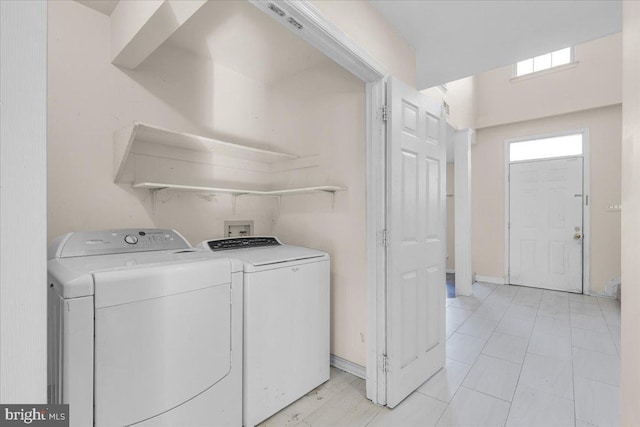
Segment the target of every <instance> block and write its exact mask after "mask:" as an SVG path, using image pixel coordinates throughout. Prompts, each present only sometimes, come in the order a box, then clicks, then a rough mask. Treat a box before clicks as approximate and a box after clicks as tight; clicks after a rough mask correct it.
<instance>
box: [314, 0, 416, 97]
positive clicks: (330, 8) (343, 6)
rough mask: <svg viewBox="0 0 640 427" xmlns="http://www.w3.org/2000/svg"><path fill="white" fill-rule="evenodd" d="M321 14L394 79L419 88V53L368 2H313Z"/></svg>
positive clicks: (336, 0)
mask: <svg viewBox="0 0 640 427" xmlns="http://www.w3.org/2000/svg"><path fill="white" fill-rule="evenodd" d="M311 3H312V4H313V5H314V6H315V7H316V8H318V10H319V11H320V12H321V13H322V14H323V15H325V16H326V17H327V18H328V19H329V20H330V21H332V22H333V23H334V24H335V25H336V26H337V27H338V28H339V29H340V30H341V31H343V32H344V33H345V34H347V35H348V36H349V37H350V38H351V39H352V40H353V41H354V42H355V43H356V44H357V45H358V46H359V47H361V48H362V49H364V50H365V51H367V53H369V55H371V56H372V57H373V58H375V59H376V60H377V61H378V62H379V63H380V64H382V66H384V67H385V68H386V70H387V71H388V72H389V74H391V75H392V76H394V77H397V78H399V79H400V80H402V81H404V82H405V83H407V84H408V85H409V86H411V87H416V52H415V49H414V48H413V47H411V46H410V45H409V43H407V42H406V40H405V39H404V38H403V37H402V36H401V35H400V34H399V33H398V32H397V31H396V30H395V29H394V28H393V26H392V25H391V24H390V23H389V22H388V21H387V20H386V19H385V18H384V17H383V16H382V15H381V14H380V12H378V11H377V10H376V8H375V7H373V5H371V4H370V3H369V2H367V1H342V0H311Z"/></svg>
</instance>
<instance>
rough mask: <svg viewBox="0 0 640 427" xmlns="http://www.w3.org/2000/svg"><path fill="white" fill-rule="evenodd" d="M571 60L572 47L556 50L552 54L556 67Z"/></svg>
mask: <svg viewBox="0 0 640 427" xmlns="http://www.w3.org/2000/svg"><path fill="white" fill-rule="evenodd" d="M569 62H571V48H570V47H568V48H566V49H560V50H556V51H555V52H553V53H552V54H551V64H552V65H553V66H554V67H557V66H558V65H564V64H568V63H569Z"/></svg>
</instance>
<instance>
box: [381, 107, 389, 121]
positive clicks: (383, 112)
mask: <svg viewBox="0 0 640 427" xmlns="http://www.w3.org/2000/svg"><path fill="white" fill-rule="evenodd" d="M389 114H391V108H390V107H389V106H388V105H383V106H382V107H380V111H378V119H379V120H381V121H383V122H386V121H387V120H388V119H389Z"/></svg>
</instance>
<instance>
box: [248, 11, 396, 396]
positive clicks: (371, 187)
mask: <svg viewBox="0 0 640 427" xmlns="http://www.w3.org/2000/svg"><path fill="white" fill-rule="evenodd" d="M248 1H249V2H250V3H251V4H253V5H254V6H256V7H257V8H258V9H260V10H261V11H263V12H264V13H265V14H267V16H270V17H271V18H272V19H274V20H275V21H276V22H278V23H279V24H281V25H282V26H284V27H285V28H287V29H288V30H289V31H291V32H292V33H294V34H295V35H297V36H298V37H301V38H302V39H303V40H305V41H306V42H307V43H309V44H310V45H312V46H314V47H315V48H317V49H318V50H320V51H321V52H322V53H324V54H325V55H326V56H328V57H329V58H331V59H332V60H334V61H335V62H337V63H338V64H339V65H341V66H342V67H344V68H345V69H346V70H347V71H350V72H351V73H352V74H353V75H354V76H356V77H358V78H359V79H360V80H362V82H363V83H365V91H366V111H365V135H366V136H365V140H366V142H365V145H366V148H365V149H366V187H365V188H366V232H365V235H366V270H367V283H366V289H367V334H366V337H367V359H366V360H367V361H366V363H367V366H366V390H367V398H368V399H370V400H371V401H373V403H377V404H380V405H384V404H386V402H387V397H386V373H385V365H384V355H385V354H386V330H387V329H386V238H385V232H386V231H385V230H386V161H387V160H386V126H385V122H384V121H383V119H382V114H381V113H382V107H383V106H384V105H385V103H386V80H387V76H389V73H388V71H387V70H386V69H385V68H384V67H383V66H382V65H381V64H380V63H379V62H378V61H377V60H375V59H374V58H373V57H372V56H370V55H369V54H368V53H367V52H366V51H365V50H364V49H363V48H362V47H360V46H359V45H358V44H356V43H355V42H354V41H353V40H352V39H351V38H350V37H349V36H348V35H347V34H346V33H344V32H343V31H342V30H340V29H339V28H338V27H336V26H335V24H333V22H331V21H330V20H329V19H327V18H326V17H325V16H324V15H323V14H322V13H321V12H320V11H319V10H318V9H317V8H316V7H315V6H313V5H312V4H311V3H310V2H308V1H295V0H284V1H278V2H277V4H276V5H277V6H276V9H277V10H274V9H273V8H272V7H270V6H271V4H272V2H271V1H268V0H248ZM281 13H283V14H281ZM291 19H293V22H291ZM296 23H297V24H299V25H296ZM299 27H301V28H299Z"/></svg>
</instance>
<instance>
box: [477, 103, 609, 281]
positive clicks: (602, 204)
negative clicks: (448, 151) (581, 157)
mask: <svg viewBox="0 0 640 427" xmlns="http://www.w3.org/2000/svg"><path fill="white" fill-rule="evenodd" d="M580 128H588V129H589V143H590V150H591V163H590V167H591V195H590V196H591V197H590V202H591V291H592V292H595V293H601V292H603V291H604V288H605V284H606V283H607V282H608V281H609V280H611V279H613V278H615V277H617V276H619V275H620V212H608V211H607V208H608V206H609V205H612V204H619V202H620V180H621V177H620V161H621V154H620V149H621V143H620V141H621V107H620V105H613V106H610V107H603V108H597V109H593V110H587V111H580V112H576V113H572V114H565V115H561V116H555V117H548V118H544V119H538V120H530V121H527V122H521V123H512V124H508V125H504V126H494V127H490V128H486V129H479V130H478V131H477V134H476V141H477V144H476V145H473V146H472V152H471V159H472V181H471V182H472V184H471V187H472V208H471V209H472V213H473V214H472V227H471V228H472V236H473V238H472V249H473V270H474V272H475V273H476V274H479V275H483V276H491V277H499V278H502V277H504V271H505V266H504V262H505V260H504V163H503V162H504V140H505V139H507V138H517V137H524V136H530V135H539V134H543V133H550V132H559V131H565V130H571V129H580Z"/></svg>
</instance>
